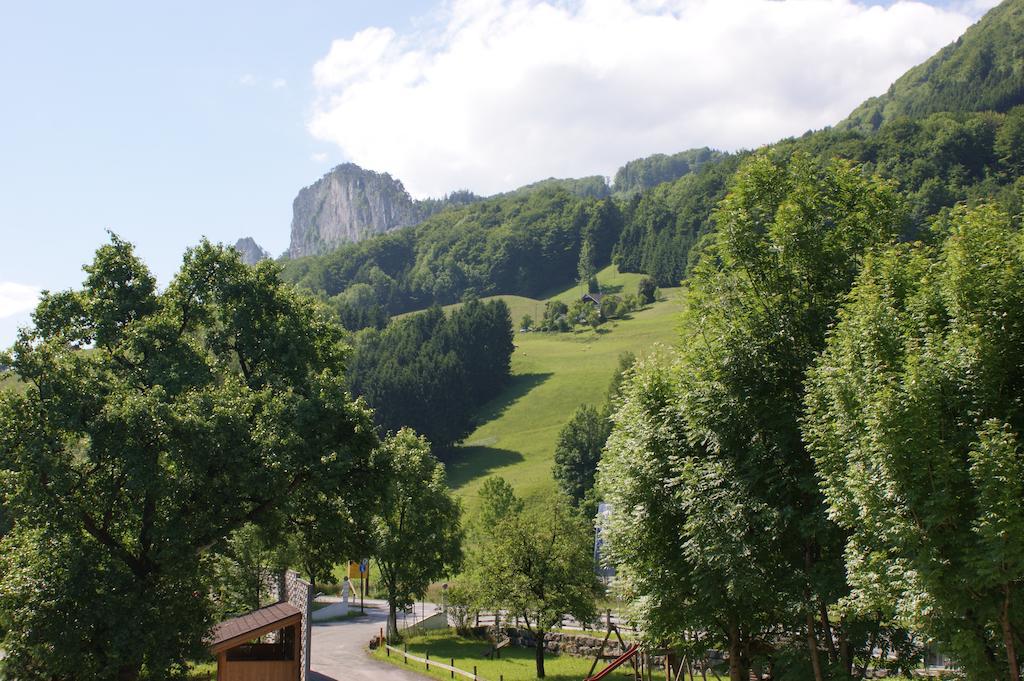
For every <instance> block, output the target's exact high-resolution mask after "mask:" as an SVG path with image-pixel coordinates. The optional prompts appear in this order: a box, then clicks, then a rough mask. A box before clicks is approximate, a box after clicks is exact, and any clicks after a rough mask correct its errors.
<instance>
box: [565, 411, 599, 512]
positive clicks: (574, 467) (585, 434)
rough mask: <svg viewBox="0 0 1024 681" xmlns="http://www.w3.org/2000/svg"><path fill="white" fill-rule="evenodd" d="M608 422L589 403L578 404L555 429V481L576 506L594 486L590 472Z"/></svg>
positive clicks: (595, 467) (592, 475)
mask: <svg viewBox="0 0 1024 681" xmlns="http://www.w3.org/2000/svg"><path fill="white" fill-rule="evenodd" d="M610 430H611V424H610V423H609V422H608V421H607V419H606V418H602V414H600V413H598V411H597V409H595V408H594V407H592V406H591V405H589V404H584V405H581V406H580V407H579V408H577V409H576V411H575V412H574V413H573V415H572V418H570V419H569V422H568V423H567V424H565V427H564V428H562V430H561V432H559V433H558V443H557V444H556V445H555V465H554V468H553V469H552V472H553V473H554V476H555V482H557V483H558V485H559V487H561V488H562V490H563V491H564V492H565V493H566V495H567V496H568V497H569V498H570V499H571V500H572V502H573V504H574V505H576V506H578V505H579V504H580V502H582V501H583V498H584V496H586V493H587V491H589V490H590V488H592V487H593V486H594V474H595V473H596V472H597V462H598V461H599V460H600V458H601V450H602V449H603V448H604V443H605V441H606V440H607V439H608V433H609V432H610Z"/></svg>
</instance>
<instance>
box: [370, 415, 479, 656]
mask: <svg viewBox="0 0 1024 681" xmlns="http://www.w3.org/2000/svg"><path fill="white" fill-rule="evenodd" d="M374 456H375V458H379V459H380V460H379V461H378V465H379V466H381V468H382V469H383V470H385V471H386V473H385V476H386V478H387V483H388V487H387V490H386V492H385V494H383V495H382V496H381V497H380V500H379V503H378V507H377V512H376V514H375V515H374V518H373V521H372V528H373V529H372V536H373V555H374V557H375V559H376V561H377V566H378V568H379V569H380V581H381V583H382V584H383V585H384V588H385V590H386V591H387V599H388V639H389V640H392V639H394V638H395V637H397V636H398V609H399V608H402V609H405V608H406V607H408V606H410V605H412V603H413V600H414V599H415V597H416V596H419V595H422V594H424V593H426V590H427V587H428V586H429V585H430V583H431V582H432V581H433V580H435V579H438V578H440V577H443V576H444V575H446V574H452V573H454V572H457V571H458V569H459V567H460V565H461V563H462V536H463V532H462V526H461V523H460V516H461V514H462V509H461V508H460V506H459V503H458V501H457V500H456V499H454V498H453V497H452V495H451V492H449V490H448V487H447V486H446V485H445V481H444V466H443V465H442V464H441V463H440V462H438V460H437V459H435V458H434V456H433V455H432V454H431V453H430V445H428V444H427V442H426V440H424V439H423V438H422V437H417V436H416V434H415V433H413V432H412V431H411V430H409V429H407V428H403V429H402V430H400V431H398V432H397V433H396V434H394V435H393V436H391V437H389V438H388V439H387V440H385V441H384V443H383V444H382V445H381V446H380V448H379V449H378V450H377V451H376V452H375V454H374Z"/></svg>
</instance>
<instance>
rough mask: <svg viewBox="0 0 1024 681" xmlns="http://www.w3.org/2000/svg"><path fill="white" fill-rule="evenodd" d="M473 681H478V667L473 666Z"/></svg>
mask: <svg viewBox="0 0 1024 681" xmlns="http://www.w3.org/2000/svg"><path fill="white" fill-rule="evenodd" d="M473 681H476V665H473Z"/></svg>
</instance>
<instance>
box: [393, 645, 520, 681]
mask: <svg viewBox="0 0 1024 681" xmlns="http://www.w3.org/2000/svg"><path fill="white" fill-rule="evenodd" d="M384 649H385V650H386V651H387V655H388V657H391V653H395V654H397V655H401V656H402V659H403V660H404V661H405V663H406V664H408V662H409V660H412V661H414V662H419V663H420V664H425V665H426V666H427V671H430V666H431V665H433V666H434V667H436V668H437V669H443V670H445V671H446V672H451V675H452V678H453V679H454V678H455V675H456V674H458V675H460V676H465V677H466V678H467V679H473V681H486V679H484V677H482V676H480V675H479V674H477V673H476V666H475V665H474V666H473V671H472V672H467V671H466V670H465V669H459V668H458V667H456V666H455V658H451V664H445V663H444V662H438V661H437V660H436V659H435V660H431V659H430V651H427V656H426V657H417V656H416V655H410V654H409V651H407V650H405V649H404V648H396V647H395V646H392V645H388V644H387V643H385V644H384ZM502 681H504V679H502Z"/></svg>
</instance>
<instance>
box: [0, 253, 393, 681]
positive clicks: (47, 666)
mask: <svg viewBox="0 0 1024 681" xmlns="http://www.w3.org/2000/svg"><path fill="white" fill-rule="evenodd" d="M85 270H86V273H87V276H86V280H85V284H84V286H83V288H82V289H81V290H77V291H63V292H57V293H46V294H44V295H43V297H42V299H41V301H40V303H39V306H38V307H37V308H36V310H35V313H34V315H33V322H34V327H33V328H28V329H23V330H22V331H21V332H19V336H18V339H17V341H16V342H15V344H14V346H13V348H12V350H11V352H10V353H9V356H7V357H5V358H3V359H2V360H0V363H5V364H10V365H11V366H12V367H13V369H14V371H15V372H16V373H17V374H18V375H19V376H20V377H21V379H22V380H23V381H25V382H26V383H27V384H28V386H29V387H28V389H27V391H25V393H24V394H17V393H14V392H11V391H3V392H2V394H0V485H2V487H0V495H2V498H3V502H2V503H3V505H4V507H5V508H6V509H7V510H8V511H9V512H10V513H11V516H12V518H13V528H12V530H11V532H10V533H9V534H7V535H6V536H5V537H4V538H3V540H2V546H0V622H2V625H0V628H2V629H4V631H5V634H4V638H3V639H2V640H0V648H3V649H4V650H5V652H6V657H5V658H4V659H3V660H2V661H0V667H2V671H3V673H4V674H5V675H6V676H10V677H13V678H22V679H33V678H47V679H70V678H75V679H89V678H110V677H111V676H116V677H117V678H119V679H126V680H127V679H136V678H138V676H139V673H140V670H141V669H142V667H143V666H145V667H146V669H147V671H148V674H149V675H151V676H152V677H154V678H162V677H164V676H167V675H168V674H170V673H171V672H172V671H173V670H175V669H178V668H180V667H181V665H182V664H183V662H184V660H185V659H186V658H187V657H188V656H191V655H195V654H196V653H198V652H199V651H201V649H202V640H203V637H204V635H205V633H206V631H207V629H208V626H209V624H210V615H211V609H212V608H213V603H212V602H211V600H210V598H209V597H208V596H207V594H209V593H210V586H211V585H210V574H209V561H210V557H211V555H212V554H215V553H218V552H220V551H221V550H223V549H224V548H225V544H224V542H225V538H227V537H228V536H229V535H231V533H232V532H234V531H235V530H237V529H239V528H242V527H243V526H245V525H247V524H249V523H253V524H257V525H260V526H261V527H263V528H265V529H266V531H267V537H266V540H267V541H268V542H271V543H273V542H275V541H276V540H278V539H279V538H280V530H281V528H283V527H284V522H283V519H284V518H287V517H288V516H289V515H290V514H291V512H292V511H293V510H296V509H299V508H301V507H303V506H304V505H305V504H306V503H307V502H308V501H309V499H311V498H318V497H319V496H320V495H321V494H330V495H332V496H334V497H338V498H340V499H345V500H348V501H349V502H350V503H351V507H350V508H349V509H348V510H349V511H350V512H351V513H352V514H354V515H359V514H360V513H361V511H362V510H363V508H362V506H361V503H362V502H361V500H362V499H364V498H365V497H364V495H365V494H367V493H369V491H370V488H372V487H374V486H375V484H376V483H375V478H372V477H371V478H368V480H369V482H367V480H364V479H362V478H358V479H357V477H356V476H355V475H353V473H354V472H355V471H357V470H362V469H365V468H366V465H367V462H368V460H369V455H370V452H371V451H372V449H373V447H374V446H375V445H376V438H375V437H374V434H373V428H372V422H371V418H370V413H369V412H368V410H367V409H366V408H365V406H363V405H361V404H359V403H357V402H354V401H353V400H352V399H351V397H350V396H349V395H348V394H347V393H346V391H345V383H344V377H343V373H342V371H343V367H344V363H345V356H346V348H345V346H344V345H343V343H342V337H343V335H342V334H343V330H342V329H341V327H340V326H338V325H337V324H336V323H335V322H333V321H330V320H329V319H328V318H327V317H326V316H325V315H324V314H323V313H322V312H321V310H320V308H319V307H318V306H317V305H316V304H315V302H314V301H313V300H311V299H309V298H306V297H303V296H302V295H300V294H298V293H297V292H295V291H294V290H293V289H292V288H291V287H290V286H287V285H285V284H283V283H282V282H281V280H280V276H279V269H278V267H277V266H276V265H275V264H274V263H272V262H268V261H265V262H263V263H260V264H259V265H257V266H255V267H247V266H246V265H244V264H243V263H242V262H241V260H240V259H239V256H238V254H237V253H236V252H235V251H234V250H233V249H230V248H228V249H225V248H223V247H221V246H214V245H212V244H210V243H207V242H205V241H204V242H203V243H201V244H200V245H199V246H198V247H196V248H194V249H191V250H189V251H187V252H186V254H185V257H184V263H183V265H182V267H181V270H180V271H179V272H178V274H177V275H176V276H175V277H174V279H173V280H172V281H171V283H170V285H169V286H168V287H167V289H166V290H165V291H163V292H158V291H157V289H156V281H155V279H154V278H153V276H152V275H151V274H150V272H149V271H148V270H147V269H146V267H145V266H144V265H143V264H142V262H141V261H139V259H138V258H137V257H136V256H135V254H134V252H133V249H132V247H131V245H129V244H127V243H125V242H124V241H122V240H121V239H119V238H118V237H116V236H112V237H111V242H110V244H108V245H105V246H103V247H101V248H100V249H99V250H98V251H97V253H96V257H95V259H94V260H93V262H92V264H90V265H88V266H87V267H86V268H85ZM325 512H326V513H331V512H333V509H327V510H326V511H325ZM308 548H309V549H310V550H314V551H316V550H318V548H319V547H316V546H310V547H308ZM341 558H342V556H341V555H338V556H336V559H341ZM69 613H74V619H69ZM55 646H59V648H60V651H61V654H59V655H54V654H53V650H54V647H55Z"/></svg>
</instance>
